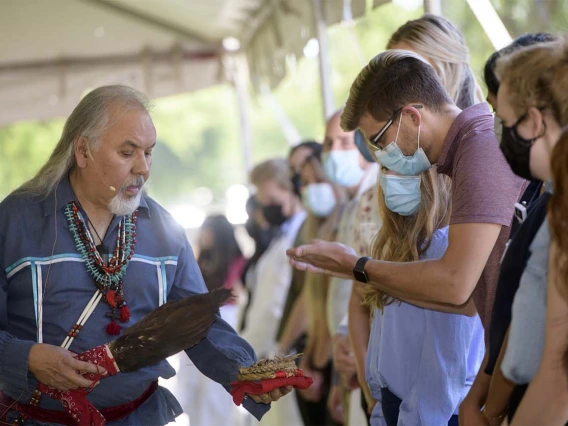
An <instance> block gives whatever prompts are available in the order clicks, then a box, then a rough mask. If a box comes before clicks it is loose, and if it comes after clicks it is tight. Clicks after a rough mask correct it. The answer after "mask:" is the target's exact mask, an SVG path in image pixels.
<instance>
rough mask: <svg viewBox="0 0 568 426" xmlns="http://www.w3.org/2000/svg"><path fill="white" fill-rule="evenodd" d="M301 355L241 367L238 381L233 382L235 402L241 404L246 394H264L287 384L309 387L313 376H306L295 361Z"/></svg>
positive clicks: (266, 360) (232, 389)
mask: <svg viewBox="0 0 568 426" xmlns="http://www.w3.org/2000/svg"><path fill="white" fill-rule="evenodd" d="M300 356H301V355H293V356H287V357H282V358H281V357H277V358H275V359H264V360H260V361H259V362H257V363H256V364H254V365H252V366H250V367H243V368H240V369H239V374H238V378H237V381H236V382H233V383H231V395H232V396H233V402H234V403H235V404H236V405H241V404H242V402H243V400H244V399H245V396H246V395H262V394H265V393H269V392H270V391H272V390H274V389H278V388H282V387H286V386H292V387H294V388H296V389H307V388H309V387H310V386H311V385H312V383H313V380H312V378H311V377H307V376H304V372H303V371H302V370H301V369H299V368H297V366H296V363H295V360H296V359H297V358H298V357H300Z"/></svg>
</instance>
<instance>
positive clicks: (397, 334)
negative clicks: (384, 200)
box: [366, 227, 485, 426]
mask: <svg viewBox="0 0 568 426" xmlns="http://www.w3.org/2000/svg"><path fill="white" fill-rule="evenodd" d="M447 246H448V228H447V227H446V228H442V229H439V230H438V231H436V232H435V233H434V236H433V238H432V242H431V244H430V246H429V248H428V250H426V253H425V254H424V255H423V256H422V258H421V260H429V259H439V258H440V257H442V255H443V254H444V252H445V251H446V248H447ZM483 336H484V334H483V326H482V324H481V320H480V319H479V316H478V315H476V316H474V317H467V316H464V315H457V314H447V313H443V312H436V311H432V310H429V309H423V308H419V307H417V306H413V305H410V304H408V303H398V302H395V303H393V304H391V305H389V306H386V307H385V308H384V311H383V313H381V311H379V310H378V309H375V311H374V316H373V323H372V325H371V336H370V339H369V350H368V352H367V362H366V364H367V365H366V378H367V383H368V384H369V388H370V390H371V393H372V395H373V397H374V398H375V399H376V400H377V401H378V403H377V405H376V406H375V408H374V410H373V413H372V416H371V424H372V425H373V426H377V425H386V423H385V420H384V418H383V410H382V408H381V388H384V387H386V388H388V389H389V390H390V391H391V392H392V393H394V394H395V395H396V396H397V397H398V398H400V399H401V400H402V404H401V405H400V414H399V418H398V424H399V425H408V426H418V425H425V426H430V425H440V426H441V425H444V424H447V423H448V420H449V419H450V417H451V416H452V415H453V414H457V410H458V407H459V404H460V403H461V401H462V400H463V398H464V397H465V396H466V395H467V393H468V391H469V388H470V387H471V384H472V383H473V380H474V379H475V376H476V374H477V371H478V370H479V367H480V365H481V362H482V360H483V355H484V353H485V345H484V340H483Z"/></svg>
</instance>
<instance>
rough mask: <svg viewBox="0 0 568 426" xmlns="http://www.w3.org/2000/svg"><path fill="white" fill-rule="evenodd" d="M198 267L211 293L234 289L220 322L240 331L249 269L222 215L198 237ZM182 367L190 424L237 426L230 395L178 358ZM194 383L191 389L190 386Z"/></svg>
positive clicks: (179, 385)
mask: <svg viewBox="0 0 568 426" xmlns="http://www.w3.org/2000/svg"><path fill="white" fill-rule="evenodd" d="M197 249H198V252H199V254H198V256H197V263H198V265H199V268H200V269H201V272H202V274H203V279H204V281H205V285H206V286H207V288H208V290H209V291H213V290H217V289H219V288H227V289H231V290H232V291H233V293H234V295H235V297H236V300H234V301H232V302H231V303H229V304H227V305H225V306H222V307H221V308H220V309H219V313H220V314H221V318H222V319H223V320H224V321H226V322H227V323H228V324H229V325H230V326H231V327H233V328H235V329H236V328H237V325H238V320H239V304H238V300H239V296H240V295H241V294H242V292H243V285H242V283H241V275H242V272H243V269H244V267H245V265H246V259H245V258H244V256H243V254H242V252H241V249H240V247H239V244H238V242H237V239H236V237H235V230H234V228H233V225H231V223H230V222H229V221H228V220H227V218H226V217H225V216H223V215H212V216H209V217H207V218H206V219H205V221H204V222H203V225H201V229H200V232H199V237H198V244H197ZM176 358H177V360H176V361H174V362H177V363H179V368H178V372H177V375H176V378H177V385H175V388H176V390H177V392H176V395H178V394H179V399H180V402H181V404H182V407H183V408H184V411H185V412H186V413H188V414H189V416H190V420H191V424H192V425H195V426H209V425H212V424H223V425H227V426H231V425H233V424H238V420H239V411H238V408H237V407H236V406H235V405H234V403H233V401H232V398H231V395H230V394H228V393H227V391H226V390H225V389H223V387H222V386H221V385H219V384H218V383H215V382H212V381H211V380H209V379H208V378H207V377H205V376H204V375H203V374H201V373H200V372H199V371H198V370H197V369H196V368H195V366H193V365H192V364H191V363H190V362H189V361H188V360H187V358H185V357H183V356H181V357H180V355H176ZM189 383H191V386H188V384H189Z"/></svg>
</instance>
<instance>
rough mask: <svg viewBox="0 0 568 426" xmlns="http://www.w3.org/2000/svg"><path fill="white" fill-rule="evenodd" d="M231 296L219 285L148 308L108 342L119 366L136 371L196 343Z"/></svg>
mask: <svg viewBox="0 0 568 426" xmlns="http://www.w3.org/2000/svg"><path fill="white" fill-rule="evenodd" d="M231 297H232V293H231V291H230V290H226V289H221V290H216V291H213V292H211V293H205V294H198V295H195V296H189V297H186V298H185V299H182V300H179V301H177V302H168V303H166V304H164V305H162V306H160V307H159V308H158V309H155V310H154V311H152V312H150V313H149V314H148V315H146V316H145V317H144V318H142V319H141V320H140V321H138V322H137V323H136V324H134V325H133V326H132V327H129V328H127V329H126V330H125V331H124V334H123V335H122V336H121V337H119V338H118V339H116V340H115V341H114V342H112V343H110V344H109V349H110V351H111V353H112V355H113V356H114V359H115V361H116V364H117V366H118V368H119V369H120V371H124V372H129V371H135V370H138V369H140V368H142V367H145V366H148V365H153V364H157V363H158V362H160V361H162V360H163V359H166V358H167V357H169V356H171V355H174V354H176V353H178V352H180V351H182V350H184V349H189V348H191V347H192V346H194V345H196V344H197V343H199V341H200V340H202V339H203V338H205V336H207V332H208V331H209V328H210V327H211V325H212V324H213V322H214V321H215V319H216V315H215V314H216V312H217V310H218V309H219V307H220V306H222V305H224V304H225V303H226V302H227V301H228V300H229V299H230V298H231Z"/></svg>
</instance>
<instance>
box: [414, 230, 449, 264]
mask: <svg viewBox="0 0 568 426" xmlns="http://www.w3.org/2000/svg"><path fill="white" fill-rule="evenodd" d="M449 229H450V228H449V226H444V227H443V228H439V229H437V230H436V231H434V233H433V234H432V238H431V239H430V245H429V246H428V249H427V250H426V252H425V253H424V255H423V256H421V259H422V260H428V259H439V258H441V257H442V256H443V255H444V253H445V252H446V249H447V248H448V233H449Z"/></svg>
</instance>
